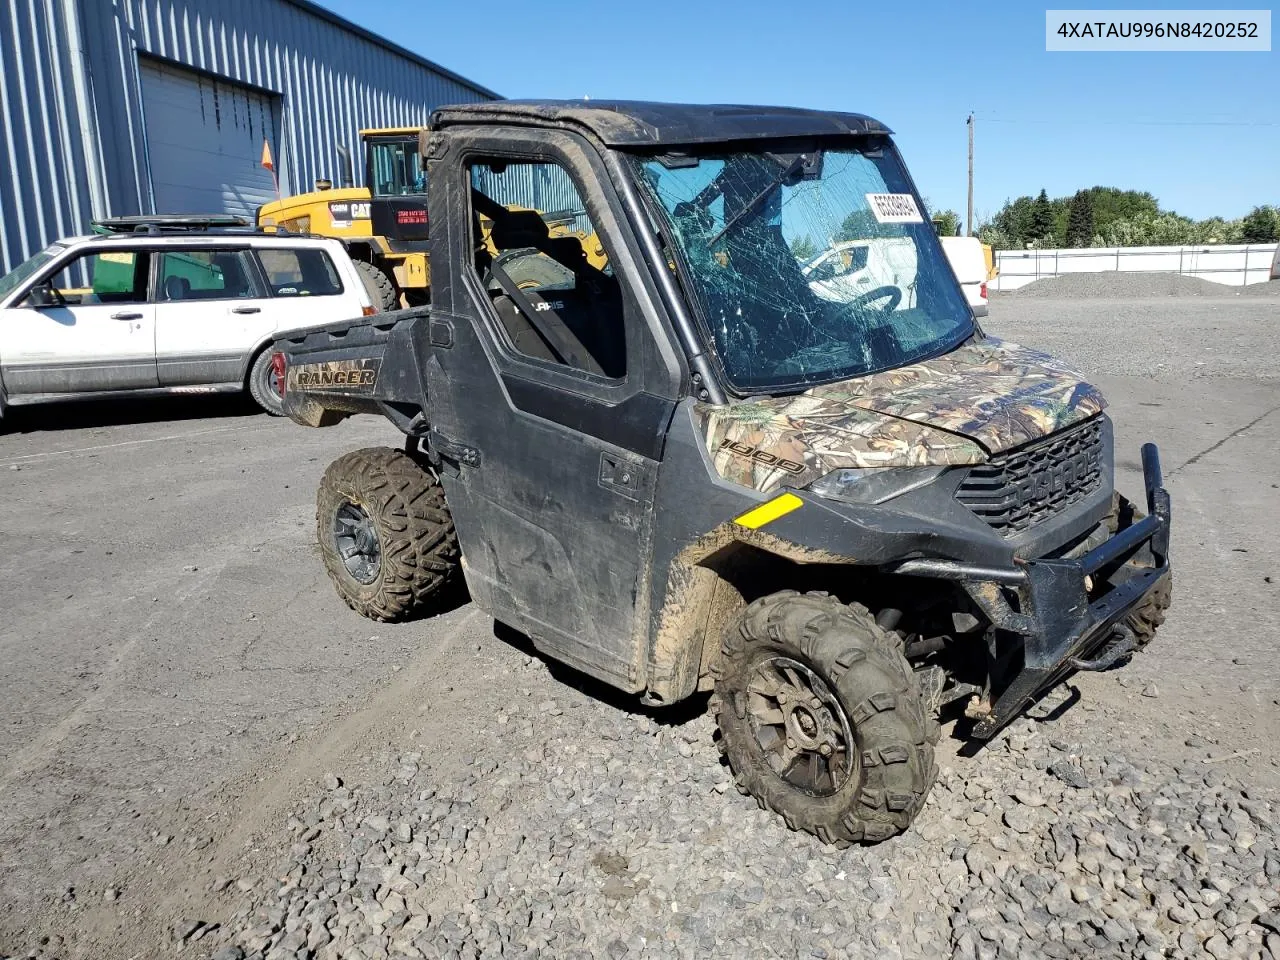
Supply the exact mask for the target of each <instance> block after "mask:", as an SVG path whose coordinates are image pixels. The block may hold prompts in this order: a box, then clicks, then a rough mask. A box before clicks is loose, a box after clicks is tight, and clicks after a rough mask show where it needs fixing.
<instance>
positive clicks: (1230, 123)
mask: <svg viewBox="0 0 1280 960" xmlns="http://www.w3.org/2000/svg"><path fill="white" fill-rule="evenodd" d="M978 119H979V120H981V121H982V122H983V123H1052V124H1055V125H1057V126H1064V125H1067V124H1077V125H1087V126H1090V127H1280V122H1275V121H1270V120H1062V119H1059V118H1053V119H1050V118H1048V117H1045V118H1039V117H984V116H982V115H981V114H979V115H978Z"/></svg>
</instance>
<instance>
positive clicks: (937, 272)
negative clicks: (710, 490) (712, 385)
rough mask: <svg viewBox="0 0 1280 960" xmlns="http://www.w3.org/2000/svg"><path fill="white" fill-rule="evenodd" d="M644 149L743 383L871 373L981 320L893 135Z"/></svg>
mask: <svg viewBox="0 0 1280 960" xmlns="http://www.w3.org/2000/svg"><path fill="white" fill-rule="evenodd" d="M810 146H812V145H810ZM635 162H636V163H637V165H638V167H639V169H640V171H641V174H642V177H641V180H642V182H643V183H644V184H645V185H646V186H647V188H648V189H649V191H650V192H651V194H652V196H653V198H654V199H656V201H657V203H658V205H659V207H660V208H661V210H662V211H663V212H664V213H665V215H666V217H667V219H668V221H669V224H670V227H669V230H668V231H667V232H668V233H669V235H670V236H671V237H672V238H673V240H674V243H675V246H676V247H677V248H678V253H679V257H680V259H682V260H683V262H684V266H685V270H686V274H687V277H688V279H689V281H690V283H689V285H690V286H691V287H692V294H693V296H694V298H695V299H696V300H697V302H698V305H699V307H700V308H701V311H702V315H703V317H704V318H705V320H706V322H707V325H708V326H709V328H710V331H711V335H712V338H713V340H714V345H715V350H716V353H717V354H718V355H719V357H720V360H721V362H722V363H723V365H724V368H725V372H726V373H727V374H728V376H729V379H730V380H731V382H732V383H733V385H734V386H735V387H737V388H739V389H742V390H748V391H755V392H760V391H770V390H786V389H797V388H803V387H805V386H808V385H810V384H815V383H825V382H831V381H833V380H839V379H844V378H847V377H855V376H860V375H862V374H866V373H871V372H874V371H877V370H884V369H888V368H890V367H896V366H900V365H902V364H904V363H911V362H913V361H915V360H919V359H923V358H926V357H930V356H935V355H937V354H940V353H944V352H946V351H947V350H949V349H951V348H952V347H954V346H956V345H957V344H959V343H960V342H962V341H963V340H964V339H966V338H967V337H968V336H969V334H970V333H971V332H972V330H973V320H972V316H971V314H970V311H969V308H968V306H967V305H966V303H965V300H964V297H963V295H962V294H961V293H960V291H959V289H958V288H957V286H956V282H955V279H954V278H953V277H952V275H951V272H950V267H949V266H948V265H947V262H946V259H945V257H944V256H943V253H942V250H941V248H940V247H939V245H938V242H937V239H936V238H935V237H934V235H933V227H932V225H931V224H930V223H929V222H928V221H927V219H926V217H925V215H924V212H923V211H922V210H921V209H920V207H919V205H918V203H917V201H916V199H915V197H914V195H913V194H912V192H911V187H910V184H909V182H908V180H907V177H906V173H905V171H904V169H903V167H902V164H901V161H900V160H899V159H898V157H897V155H896V154H895V153H894V152H893V149H892V147H890V146H888V145H887V143H882V142H880V141H873V142H872V143H870V144H869V145H865V146H862V147H861V148H855V147H851V146H844V145H841V146H840V147H839V148H829V149H826V150H817V149H802V148H797V147H790V148H779V149H777V150H774V149H773V148H772V147H762V148H758V149H757V150H755V151H752V152H742V153H728V154H707V155H700V156H684V155H676V156H662V157H644V158H637V159H636V161H635Z"/></svg>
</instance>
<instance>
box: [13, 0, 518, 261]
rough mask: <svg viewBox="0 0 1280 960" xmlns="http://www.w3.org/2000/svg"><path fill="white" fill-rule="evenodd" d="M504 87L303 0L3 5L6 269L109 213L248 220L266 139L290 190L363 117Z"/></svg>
mask: <svg viewBox="0 0 1280 960" xmlns="http://www.w3.org/2000/svg"><path fill="white" fill-rule="evenodd" d="M496 98H497V94H495V93H493V92H492V91H491V90H487V89H485V88H484V87H482V86H479V85H478V84H475V83H472V82H471V81H469V80H466V79H463V78H462V77H459V76H458V75H457V74H454V73H451V72H450V71H448V70H445V69H444V68H442V67H440V66H437V65H436V64H434V63H432V62H430V61H428V60H425V59H423V58H422V57H419V56H417V55H416V54H413V53H411V52H409V51H408V50H405V49H404V48H402V47H399V46H397V45H396V44H394V43H391V42H390V41H388V40H385V39H383V38H381V37H379V36H377V35H375V34H372V33H370V32H368V31H366V30H363V29H361V28H360V27H357V26H355V25H354V24H352V23H350V22H349V21H346V20H344V19H342V18H341V17H338V16H336V15H334V14H332V13H330V12H329V11H328V10H325V9H324V8H322V7H320V6H318V5H316V4H315V3H312V2H309V0H0V272H3V271H7V270H9V269H11V268H12V267H13V266H15V265H16V264H18V263H20V262H21V261H22V260H24V259H26V257H28V256H30V255H31V254H32V253H34V252H35V251H37V250H39V249H40V248H41V247H43V246H45V245H46V244H47V243H49V242H50V241H51V240H54V239H56V238H57V237H59V236H66V235H70V234H76V233H83V232H85V231H86V230H87V229H88V227H89V223H90V221H91V220H93V219H96V218H99V217H104V216H121V215H125V214H134V213H156V212H162V213H208V212H220V211H222V212H230V213H240V214H247V215H248V216H250V217H251V216H252V215H253V210H254V208H255V207H256V206H257V205H258V204H260V203H262V202H264V201H266V200H269V199H271V198H273V197H274V196H275V195H276V189H277V187H276V183H275V182H274V181H273V177H272V174H271V172H270V171H269V170H267V169H265V168H264V167H262V166H261V159H262V152H263V141H264V140H265V141H267V143H268V144H269V145H270V150H271V153H272V158H273V161H274V164H275V168H276V171H277V174H278V176H279V191H280V192H281V194H282V195H285V196H288V195H289V194H291V193H298V192H301V191H304V190H309V189H311V188H312V186H313V184H314V182H315V180H316V179H317V178H319V177H326V178H328V179H331V180H333V181H334V182H335V183H336V182H338V169H337V154H336V146H337V144H339V143H341V144H344V145H346V146H347V148H348V149H349V150H350V151H351V154H352V156H353V157H359V156H360V155H361V149H360V144H359V136H358V132H357V131H358V130H360V129H361V128H362V127H387V126H413V125H417V124H421V123H425V122H426V119H427V116H428V114H429V113H430V112H431V110H432V109H434V108H435V107H438V106H440V105H442V104H445V103H462V102H472V101H477V100H492V99H496ZM356 166H357V181H359V180H362V179H363V175H362V171H361V170H360V169H359V167H360V165H359V164H356Z"/></svg>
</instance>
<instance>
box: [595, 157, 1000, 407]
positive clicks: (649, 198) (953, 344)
mask: <svg viewBox="0 0 1280 960" xmlns="http://www.w3.org/2000/svg"><path fill="white" fill-rule="evenodd" d="M869 141H875V143H874V146H873V145H872V144H871V143H870V142H869ZM867 149H883V150H884V151H885V152H886V153H890V154H892V157H893V159H894V160H895V161H896V163H897V166H898V170H899V172H900V173H901V175H902V177H903V178H904V179H905V181H906V184H907V186H908V187H909V192H910V193H911V195H912V197H913V198H914V199H915V202H916V205H917V207H918V208H919V209H920V211H921V212H922V213H924V214H925V227H926V229H924V230H921V231H920V238H921V240H920V242H922V243H923V244H924V245H925V246H927V247H930V248H931V250H932V253H931V255H932V256H933V257H934V258H935V260H936V262H938V263H941V264H945V265H947V269H946V271H945V276H946V277H947V278H948V281H949V284H950V285H951V286H952V287H953V288H954V297H953V301H954V302H955V304H956V305H957V306H958V307H959V308H960V309H962V310H963V315H962V316H961V319H962V320H965V321H967V322H962V323H960V324H959V326H958V327H957V328H956V331H955V332H954V334H953V335H952V336H951V337H948V338H946V339H945V340H941V341H938V342H936V343H933V344H930V345H928V348H927V349H925V350H922V351H920V352H919V353H916V354H911V355H909V356H904V357H901V358H897V359H896V360H894V361H893V362H891V363H887V364H884V365H881V366H875V367H868V368H866V369H862V368H859V369H857V370H856V371H855V370H853V369H851V368H842V369H833V370H832V371H830V374H829V375H825V376H799V377H797V378H795V379H794V380H779V381H777V382H770V383H767V384H751V383H743V382H740V381H739V380H738V379H736V378H735V377H734V375H733V372H732V371H731V370H730V369H729V367H728V365H727V364H726V362H725V358H724V357H723V356H722V355H721V351H720V348H719V344H718V341H717V339H716V335H715V333H714V330H713V325H712V323H711V322H710V318H709V317H708V316H707V314H706V310H705V307H704V303H703V297H702V295H701V294H700V293H699V290H698V284H699V281H698V279H697V277H696V276H695V274H694V271H693V269H692V268H691V266H690V264H689V262H688V260H687V258H686V256H685V252H684V249H683V246H682V244H681V243H680V242H679V240H677V238H676V235H675V229H674V224H673V223H672V220H671V217H670V214H669V213H668V211H667V210H666V209H664V208H663V206H662V204H661V203H660V202H658V200H657V198H656V197H655V196H654V194H653V191H652V190H651V189H650V187H649V185H648V184H647V183H646V182H645V176H644V169H643V168H644V164H646V163H648V162H651V161H659V160H660V158H662V157H676V158H679V159H684V158H686V157H688V158H692V159H695V160H696V159H700V158H704V157H705V158H714V157H719V156H723V155H725V154H731V153H751V154H758V155H767V154H773V155H775V156H778V155H795V154H798V153H803V152H815V151H822V152H823V153H825V152H827V151H831V150H858V151H865V150H867ZM618 152H619V153H621V154H622V156H623V158H624V160H625V162H624V163H623V164H622V167H623V170H624V171H625V175H626V176H628V177H630V178H631V179H632V182H633V184H634V186H635V193H636V196H637V199H638V200H639V201H640V204H641V206H642V207H643V211H644V213H645V215H646V217H647V219H648V221H649V224H650V226H651V229H653V231H654V232H655V233H657V234H658V235H659V236H658V242H659V247H660V248H661V250H662V252H663V254H664V258H665V257H669V258H670V260H671V261H672V262H673V263H674V265H675V274H676V276H677V278H678V286H679V288H680V293H681V296H682V299H683V302H684V306H685V308H686V309H687V311H688V312H689V314H690V315H691V316H692V317H693V318H694V326H695V327H696V328H697V336H698V338H699V341H700V346H701V347H702V348H703V351H704V353H705V355H707V356H709V357H710V358H711V365H712V367H713V368H714V370H715V372H716V374H717V376H718V379H719V380H720V382H721V384H722V385H723V386H724V387H725V389H726V390H727V391H728V392H730V393H732V394H733V395H735V396H737V397H750V396H778V395H787V394H795V393H803V392H804V391H807V390H810V389H812V388H814V387H819V386H822V385H825V384H832V383H839V382H841V381H844V380H850V379H856V378H858V377H865V376H871V375H872V374H875V373H882V372H884V371H886V370H894V369H899V368H901V367H904V366H909V365H911V364H914V363H921V362H924V361H926V360H930V359H933V358H935V357H940V356H944V355H945V354H948V353H950V352H951V351H952V350H955V349H956V348H957V347H959V346H961V345H962V344H964V343H966V342H969V341H971V340H973V339H975V338H977V339H981V338H982V337H983V336H984V335H985V334H984V333H983V330H982V328H981V326H980V325H979V323H978V320H977V317H976V316H975V315H974V313H973V309H972V307H970V306H969V303H968V300H967V298H966V297H965V295H964V291H963V288H962V287H961V285H960V281H959V280H958V279H957V278H956V276H955V273H954V271H953V270H951V268H950V265H949V261H948V260H947V259H946V253H945V251H944V250H943V249H942V244H941V241H940V240H939V239H938V236H937V233H936V231H935V230H934V229H933V227H932V224H930V223H929V222H928V218H927V212H926V208H925V204H924V201H923V198H922V197H921V195H920V191H919V189H918V188H917V187H916V184H915V180H914V179H913V178H912V176H911V172H910V170H909V168H908V167H907V165H906V163H905V162H904V161H903V160H902V155H901V153H900V152H899V151H898V149H897V145H896V144H895V143H894V142H893V140H892V138H891V137H889V136H887V135H885V134H881V133H874V134H861V135H841V136H824V137H805V138H777V139H765V140H742V141H722V142H716V143H706V144H698V145H696V146H689V147H680V146H678V145H677V146H667V147H665V148H664V149H654V148H649V149H645V150H622V151H618ZM779 172H782V167H779ZM655 267H656V268H658V269H664V264H655Z"/></svg>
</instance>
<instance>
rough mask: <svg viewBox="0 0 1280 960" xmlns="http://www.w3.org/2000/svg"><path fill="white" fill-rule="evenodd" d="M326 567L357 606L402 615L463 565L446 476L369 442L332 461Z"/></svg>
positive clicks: (323, 544)
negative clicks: (446, 493) (438, 476)
mask: <svg viewBox="0 0 1280 960" xmlns="http://www.w3.org/2000/svg"><path fill="white" fill-rule="evenodd" d="M316 536H317V539H318V540H319V543H320V553H321V556H322V557H323V559H324V567H325V570H326V571H327V572H328V574H329V579H330V580H332V581H333V584H334V586H335V587H336V588H337V590H338V595H339V596H341V597H342V599H343V601H345V602H346V604H347V606H349V607H350V608H351V609H352V610H354V611H356V612H357V613H359V614H360V615H361V616H364V617H368V618H369V619H371V620H379V621H395V620H404V619H406V618H407V617H409V616H411V615H412V614H413V613H415V612H418V611H420V610H421V609H422V607H423V605H424V604H425V603H426V601H427V600H428V598H430V597H431V596H432V595H433V594H435V593H436V592H437V591H439V590H440V588H441V587H442V586H443V585H444V584H445V582H446V581H447V580H448V579H449V577H450V576H451V575H452V574H453V573H454V572H455V570H456V569H457V567H458V558H459V551H458V536H457V534H456V533H455V531H454V528H453V518H452V517H451V516H450V515H449V508H448V506H447V505H446V504H445V499H444V489H443V488H442V487H441V486H440V481H439V480H437V479H436V477H435V476H434V475H433V474H432V473H431V472H430V471H428V470H427V469H426V468H424V467H422V466H420V465H419V464H418V463H417V462H416V461H414V460H413V459H412V458H411V457H409V455H408V454H406V453H404V452H403V451H401V450H393V449H391V448H390V447H368V448H366V449H363V450H356V451H354V452H352V453H348V454H346V455H345V456H342V457H339V458H338V459H337V460H335V461H334V462H333V463H331V464H330V465H329V469H327V470H326V471H325V472H324V478H323V479H322V480H321V481H320V492H319V494H318V495H317V497H316Z"/></svg>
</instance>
